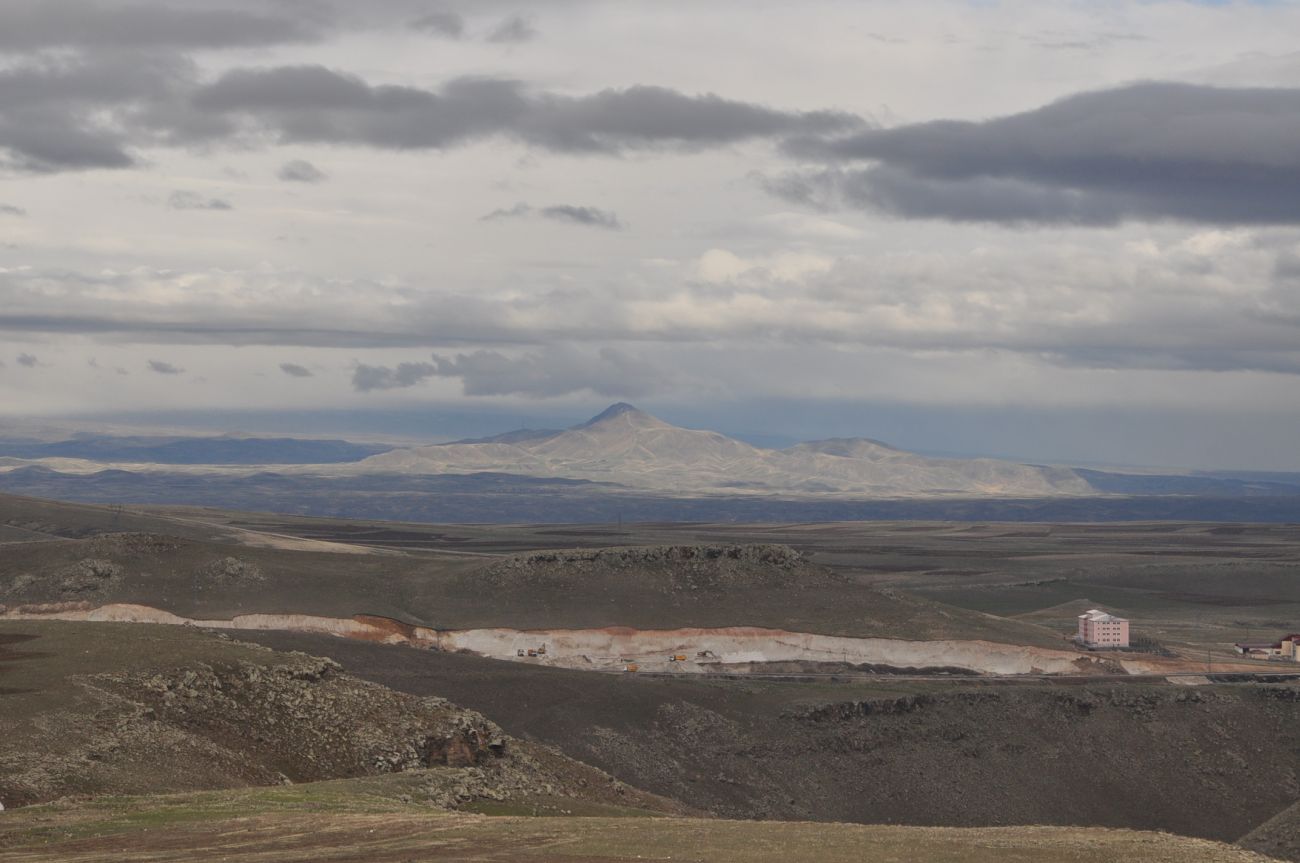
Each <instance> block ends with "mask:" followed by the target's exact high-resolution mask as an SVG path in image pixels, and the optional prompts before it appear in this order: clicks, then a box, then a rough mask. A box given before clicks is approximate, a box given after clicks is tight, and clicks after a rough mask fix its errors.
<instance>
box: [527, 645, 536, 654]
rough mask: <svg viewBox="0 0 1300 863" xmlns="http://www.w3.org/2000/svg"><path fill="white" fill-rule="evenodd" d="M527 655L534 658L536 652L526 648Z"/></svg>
mask: <svg viewBox="0 0 1300 863" xmlns="http://www.w3.org/2000/svg"><path fill="white" fill-rule="evenodd" d="M528 655H529V656H536V655H537V651H536V650H534V649H533V648H531V647H530V648H528Z"/></svg>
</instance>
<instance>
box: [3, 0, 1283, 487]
mask: <svg viewBox="0 0 1300 863" xmlns="http://www.w3.org/2000/svg"><path fill="white" fill-rule="evenodd" d="M1297 32H1300V3H1292V2H1220V3H1194V2H1185V0H1178V2H1173V0H1149V2H1108V0H1087V2H1054V0H1023V2H994V0H981V1H980V2H957V0H952V2H949V0H906V2H903V0H898V2H892V0H807V2H802V3H798V4H794V3H775V2H764V0H745V2H733V0H711V2H709V3H698V2H685V0H656V2H648V0H646V2H623V0H600V2H595V0H532V2H528V3H519V2H504V0H476V2H473V3H470V2H457V0H445V2H437V0H431V2H423V0H371V2H367V3H364V4H360V3H345V2H341V0H261V2H241V0H185V2H180V0H175V2H165V0H134V2H117V0H0V364H2V365H0V420H7V421H30V420H37V419H39V420H42V421H55V420H58V419H60V418H63V419H67V418H76V421H77V422H79V423H82V424H83V425H85V426H87V427H92V426H93V425H94V424H95V423H97V422H108V421H121V420H123V418H127V419H129V420H130V421H131V422H134V423H137V424H141V425H146V426H147V425H150V424H153V425H157V426H177V425H187V426H192V427H195V428H204V429H210V430H214V431H236V430H239V431H260V430H266V429H273V430H277V431H281V432H285V431H290V432H293V431H296V432H300V433H305V434H306V433H311V434H316V433H325V432H338V433H357V434H360V433H366V434H370V435H383V434H385V433H388V434H393V435H399V434H400V435H401V436H402V437H404V438H416V439H419V438H423V439H439V438H446V437H451V436H457V435H460V434H464V433H467V432H470V433H472V432H491V431H500V430H502V429H503V428H508V427H512V426H515V425H534V426H536V425H554V424H556V423H564V422H566V421H569V422H576V421H580V420H581V419H583V418H585V417H586V416H589V415H591V414H593V413H595V412H597V411H598V410H600V409H601V408H602V407H603V406H605V405H606V404H608V403H610V402H612V401H617V400H623V401H631V402H634V403H636V404H637V405H639V406H641V407H643V408H646V409H648V410H651V411H652V412H654V413H656V414H658V415H660V416H662V417H664V418H665V419H668V420H670V421H674V422H678V423H680V424H684V425H691V426H696V427H709V428H715V429H719V430H721V431H725V432H731V433H738V434H744V435H748V436H750V437H751V438H753V439H762V440H769V439H770V440H771V441H773V442H777V441H784V440H796V439H810V438H818V437H830V436H866V437H873V438H880V439H885V440H888V441H889V442H891V443H893V444H895V445H898V446H902V447H905V448H913V449H918V450H922V451H929V452H945V453H956V454H993V455H1004V456H1011V457H1017V458H1026V459H1034V460H1038V461H1057V462H1065V463H1088V464H1142V465H1163V466H1183V467H1193V468H1232V469H1258V470H1300V448H1298V447H1297V446H1296V441H1297V439H1300V52H1297V51H1296V50H1295V48H1294V39H1293V34H1295V33H1297Z"/></svg>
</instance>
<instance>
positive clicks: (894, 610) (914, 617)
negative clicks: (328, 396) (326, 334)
mask: <svg viewBox="0 0 1300 863" xmlns="http://www.w3.org/2000/svg"><path fill="white" fill-rule="evenodd" d="M232 557H233V558H235V559H236V560H237V561H239V563H240V565H242V566H244V567H246V568H248V569H249V570H251V571H255V572H256V573H257V577H254V578H244V579H239V578H236V579H226V578H223V577H222V576H221V574H220V571H221V570H222V567H223V566H224V562H225V561H226V559H227V558H232ZM494 559H495V558H494V557H451V556H446V555H437V554H430V553H420V552H415V553H410V554H405V553H385V554H335V553H328V552H316V551H300V550H286V549H276V548H259V547H250V546H246V545H238V544H233V543H228V542H227V543H221V542H208V541H199V540H195V539H184V538H175V537H170V536H163V535H159V534H150V535H148V536H144V537H141V536H135V537H132V536H118V535H111V536H99V537H93V538H90V539H83V540H53V541H43V542H22V543H10V544H6V545H5V546H4V553H3V554H0V603H3V604H11V605H17V604H23V603H37V602H54V601H86V602H91V603H93V604H103V603H108V602H132V603H140V604H144V605H152V606H156V607H160V608H164V609H166V610H168V611H172V612H175V613H177V614H181V615H185V616H198V617H229V616H231V615H234V614H240V613H248V612H253V611H263V612H294V613H300V614H319V615H326V616H336V617H349V616H351V615H353V614H359V613H366V614H378V615H383V616H388V617H394V618H398V619H402V620H406V621H409V622H413V623H421V624H424V625H429V626H434V627H437V628H446V629H466V628H474V627H490V626H505V627H514V628H520V629H532V628H584V627H603V626H634V627H639V628H644V629H671V628H676V627H683V626H702V627H707V626H767V627H772V628H780V629H789V630H795V631H807V632H817V633H824V634H828V635H853V636H882V637H903V638H913V639H934V638H955V639H972V638H974V639H987V640H990V641H1000V642H1007V643H1016V644H1034V645H1039V646H1046V647H1059V646H1061V641H1060V638H1059V636H1058V635H1057V634H1056V633H1053V632H1051V631H1049V630H1047V629H1044V628H1042V627H1038V626H1035V625H1033V624H1030V623H1025V622H1021V621H1010V620H1005V619H1001V618H997V617H994V616H991V615H987V614H983V613H981V612H973V611H967V610H964V609H958V608H952V607H945V606H942V605H940V604H937V603H935V602H933V601H930V600H924V599H918V598H916V597H911V596H907V595H904V594H897V593H894V592H882V591H879V590H876V589H873V588H871V587H870V586H867V585H862V584H859V583H856V582H854V581H852V580H848V581H845V582H833V581H831V582H828V581H826V580H824V579H823V580H813V583H810V584H802V583H799V582H795V583H791V584H770V583H768V584H764V583H758V582H756V583H754V584H751V585H744V584H742V585H740V586H737V587H733V588H731V589H726V590H704V591H689V590H665V589H663V588H662V584H661V583H660V582H656V581H655V580H654V579H653V578H652V577H651V574H650V573H648V572H647V573H639V572H638V571H636V570H635V569H632V570H626V571H620V572H609V573H602V574H597V575H594V576H592V577H591V578H589V579H585V580H584V581H582V582H581V583H577V584H573V585H569V586H567V588H566V589H564V590H556V589H555V588H554V585H552V584H549V583H532V582H529V581H527V580H523V581H520V582H518V583H510V584H501V583H500V582H493V581H491V580H488V579H484V578H481V577H480V576H479V574H478V571H479V570H481V569H484V568H487V567H490V566H491V564H492V562H493V560H494ZM86 560H94V561H103V562H106V563H108V564H111V565H112V566H113V567H115V568H116V571H119V575H118V576H116V577H114V578H112V579H108V580H105V581H104V582H103V583H102V584H92V585H90V586H89V587H86V586H85V585H84V584H83V585H81V586H80V587H78V586H77V585H71V584H69V581H68V576H69V573H73V572H74V571H75V570H76V568H77V567H78V565H79V564H80V562H81V561H86ZM759 581H761V580H759Z"/></svg>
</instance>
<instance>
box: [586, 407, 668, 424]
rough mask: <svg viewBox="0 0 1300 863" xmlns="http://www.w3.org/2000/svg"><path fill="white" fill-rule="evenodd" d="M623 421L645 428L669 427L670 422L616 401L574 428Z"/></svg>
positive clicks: (623, 422)
mask: <svg viewBox="0 0 1300 863" xmlns="http://www.w3.org/2000/svg"><path fill="white" fill-rule="evenodd" d="M613 423H621V424H624V425H629V426H639V427H643V428H667V427H668V426H669V424H668V423H666V422H664V421H663V420H661V419H659V418H658V417H656V416H651V415H650V414H648V413H646V412H645V411H643V410H641V409H640V408H638V407H636V406H635V405H630V404H628V403H627V402H615V403H614V404H612V405H610V406H609V407H607V408H605V409H604V410H603V411H601V412H600V413H598V414H596V415H595V416H594V417H592V418H591V419H589V420H587V421H586V422H585V423H581V424H580V425H576V426H574V427H573V428H574V429H589V428H594V427H596V426H601V425H608V424H613Z"/></svg>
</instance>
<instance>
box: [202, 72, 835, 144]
mask: <svg viewBox="0 0 1300 863" xmlns="http://www.w3.org/2000/svg"><path fill="white" fill-rule="evenodd" d="M193 102H194V104H195V105H196V106H198V107H199V108H200V109H202V110H204V111H206V112H209V113H212V114H216V115H224V116H227V117H233V118H239V119H240V120H241V121H242V123H243V125H244V126H245V129H246V130H247V131H252V132H261V133H263V134H269V135H271V136H273V137H274V138H276V139H278V140H280V141H294V142H312V143H337V144H365V145H369V146H375V147H384V148H392V149H427V148H444V147H450V146H453V145H456V144H460V143H464V142H466V141H468V140H471V139H476V138H483V137H488V136H492V135H505V136H509V137H514V138H517V139H519V140H521V141H523V142H525V143H528V144H531V145H533V146H537V147H542V148H545V149H550V150H556V151H561V152H604V153H617V152H620V151H622V150H626V149H645V148H653V147H687V148H689V147H702V146H710V145H719V144H726V143H732V142H737V141H742V140H746V139H751V138H759V137H772V136H779V135H787V134H794V133H800V132H806V133H817V132H833V131H837V130H846V129H848V128H851V127H852V126H854V125H856V124H857V122H858V121H857V119H856V118H854V117H852V116H851V115H848V114H842V113H836V112H829V111H814V112H802V113H800V112H783V111H777V110H774V109H770V108H765V107H763V106H759V105H753V104H749V103H745V102H735V101H731V100H727V99H723V98H721V97H719V96H715V95H712V94H706V95H703V96H687V95H685V94H682V93H679V92H677V91H675V90H670V89H667V88H663V87H646V86H637V87H629V88H627V89H625V90H604V91H601V92H599V93H595V94H593V95H590V96H577V97H573V96H559V95H554V94H548V93H534V92H531V91H529V90H528V89H527V88H526V87H524V85H523V84H521V83H520V82H518V81H507V80H499V79H484V78H460V79H456V80H454V81H451V82H449V83H448V84H447V85H445V86H444V87H443V88H442V89H441V90H439V91H431V90H423V89H418V88H414V87H401V86H387V85H385V86H371V85H369V84H367V83H366V82H365V81H363V80H362V79H360V78H357V77H355V76H352V75H346V74H343V73H340V72H335V71H333V70H330V69H326V68H325V67H323V66H282V67H278V68H273V69H239V70H234V71H232V72H228V73H226V74H225V75H223V76H222V77H221V78H220V79H218V80H217V81H215V82H213V83H212V84H209V85H207V86H204V87H201V88H199V89H198V90H197V91H196V93H195V94H194V99H193Z"/></svg>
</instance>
